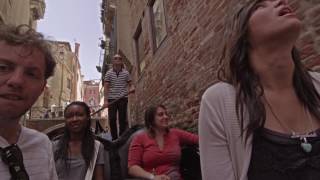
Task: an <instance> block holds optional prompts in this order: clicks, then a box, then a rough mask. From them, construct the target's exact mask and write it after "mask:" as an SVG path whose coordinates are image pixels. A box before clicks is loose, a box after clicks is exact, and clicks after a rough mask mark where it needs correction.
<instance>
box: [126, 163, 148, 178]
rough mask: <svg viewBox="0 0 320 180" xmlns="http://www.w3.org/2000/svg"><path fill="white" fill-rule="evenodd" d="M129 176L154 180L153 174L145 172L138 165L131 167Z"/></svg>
mask: <svg viewBox="0 0 320 180" xmlns="http://www.w3.org/2000/svg"><path fill="white" fill-rule="evenodd" d="M129 174H130V175H131V176H133V177H139V178H145V179H150V180H151V179H152V177H153V174H151V173H149V172H147V171H145V170H144V169H142V168H141V167H140V166H138V165H133V166H131V167H129Z"/></svg>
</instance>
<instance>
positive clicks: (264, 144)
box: [199, 0, 320, 180]
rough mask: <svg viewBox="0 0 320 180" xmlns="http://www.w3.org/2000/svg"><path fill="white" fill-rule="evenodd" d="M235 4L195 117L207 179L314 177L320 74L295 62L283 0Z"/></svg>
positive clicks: (319, 156) (292, 19)
mask: <svg viewBox="0 0 320 180" xmlns="http://www.w3.org/2000/svg"><path fill="white" fill-rule="evenodd" d="M241 2H242V3H238V5H237V6H236V8H235V9H233V12H234V15H233V16H231V17H232V19H231V20H230V21H229V24H228V25H227V26H226V31H225V32H226V35H225V36H224V38H225V40H226V43H225V46H224V48H223V49H224V51H223V54H222V57H221V61H220V65H221V67H220V69H219V79H220V81H221V82H219V83H217V84H215V85H213V86H211V87H210V88H208V89H207V91H206V92H205V93H204V95H203V97H202V101H201V107H200V116H199V134H200V154H201V156H200V157H201V166H202V174H203V178H204V179H205V180H216V179H217V180H220V179H223V180H247V179H248V180H264V179H266V180H267V179H268V180H270V179H272V180H280V179H281V180H289V179H290V180H298V179H299V180H300V179H301V180H302V179H303V180H316V179H320V134H319V127H320V109H319V107H320V96H319V88H320V75H319V73H316V72H311V71H309V70H307V69H306V68H305V67H304V66H303V65H302V63H301V61H300V57H299V55H298V51H297V49H296V47H295V43H296V41H297V39H298V37H299V34H300V31H301V26H302V25H301V24H302V23H301V21H300V20H299V19H298V18H297V17H296V15H295V13H294V11H293V9H292V8H291V7H290V5H289V4H288V1H287V0H249V1H248V0H247V1H241Z"/></svg>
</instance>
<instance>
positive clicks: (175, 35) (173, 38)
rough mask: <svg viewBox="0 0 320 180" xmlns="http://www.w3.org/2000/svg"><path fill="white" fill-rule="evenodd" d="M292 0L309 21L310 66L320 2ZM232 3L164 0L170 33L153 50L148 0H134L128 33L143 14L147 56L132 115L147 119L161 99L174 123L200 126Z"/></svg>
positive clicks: (304, 41)
mask: <svg viewBox="0 0 320 180" xmlns="http://www.w3.org/2000/svg"><path fill="white" fill-rule="evenodd" d="M138 2H139V3H138ZM291 2H292V3H293V4H294V7H296V8H298V12H299V13H298V14H299V16H300V17H301V19H302V20H303V23H304V28H303V32H302V34H301V38H300V40H299V42H298V47H299V48H300V49H302V56H303V59H304V61H305V62H306V63H307V64H308V66H316V65H320V2H319V1H318V0H308V1H307V0H306V1H301V0H292V1H291ZM228 3H230V1H229V0H196V1H190V0H164V6H165V14H166V24H167V37H166V39H165V40H164V41H163V43H162V44H161V45H160V47H159V48H158V49H157V50H156V51H155V52H153V51H152V48H151V46H150V34H151V30H150V25H149V19H148V11H147V5H146V4H147V1H146V0H145V1H133V0H132V1H130V8H131V24H132V26H131V29H130V30H129V33H131V34H133V33H134V32H135V29H136V27H137V24H138V23H139V21H140V20H141V24H142V35H143V36H144V37H145V38H144V39H145V42H144V43H143V44H144V48H145V50H144V53H145V54H144V60H145V61H146V68H145V69H144V71H143V72H142V74H140V75H138V73H137V69H136V68H137V63H136V62H133V64H134V69H133V72H136V73H135V74H134V75H133V77H134V81H135V82H136V93H135V95H133V96H131V97H130V104H131V105H130V116H131V117H130V118H131V119H132V120H135V121H137V122H143V113H144V110H145V108H146V107H147V106H148V105H150V104H158V103H162V104H164V105H165V106H167V108H168V110H169V113H170V114H171V115H172V119H173V121H172V123H173V125H176V126H180V127H182V128H186V129H188V128H191V127H193V128H195V127H196V124H197V120H198V112H199V103H200V98H201V95H202V93H203V92H204V90H205V89H206V88H207V87H208V86H210V85H212V84H213V83H214V82H215V81H216V77H215V72H216V69H217V64H216V60H217V53H218V47H219V46H220V45H221V44H220V43H221V40H220V38H221V27H222V26H223V22H222V21H223V17H224V16H225V14H226V13H225V12H226V7H227V4H228ZM142 11H144V12H142ZM132 44H133V43H132ZM119 48H120V49H121V47H119Z"/></svg>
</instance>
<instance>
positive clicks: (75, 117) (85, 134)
mask: <svg viewBox="0 0 320 180" xmlns="http://www.w3.org/2000/svg"><path fill="white" fill-rule="evenodd" d="M64 117H65V120H66V121H65V124H66V126H65V131H64V134H63V136H62V137H61V138H60V139H59V140H58V141H57V142H54V156H55V162H56V169H57V174H58V178H59V180H91V179H94V180H103V179H104V174H103V165H104V159H103V146H102V145H101V144H100V143H99V142H98V141H95V139H94V135H93V133H92V131H91V129H90V119H91V118H90V108H89V107H88V105H87V104H86V103H85V102H81V101H74V102H72V103H70V104H69V105H68V106H67V107H66V108H65V110H64Z"/></svg>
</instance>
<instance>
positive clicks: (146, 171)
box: [128, 105, 198, 180]
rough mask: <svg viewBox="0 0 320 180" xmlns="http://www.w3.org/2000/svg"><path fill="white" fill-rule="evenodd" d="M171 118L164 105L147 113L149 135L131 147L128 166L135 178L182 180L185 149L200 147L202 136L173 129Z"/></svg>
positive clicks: (141, 135) (139, 135)
mask: <svg viewBox="0 0 320 180" xmlns="http://www.w3.org/2000/svg"><path fill="white" fill-rule="evenodd" d="M168 123H169V116H168V114H167V109H166V108H165V107H164V106H163V105H158V106H151V107H149V108H148V109H147V110H146V112H145V126H146V131H144V132H142V133H140V134H138V135H136V136H135V137H134V139H133V140H132V142H131V144H130V149H129V157H128V166H129V174H130V175H131V176H133V177H137V178H143V179H148V180H181V179H182V177H181V174H180V169H179V165H180V156H181V146H183V145H188V144H189V145H193V144H198V136H197V135H195V134H192V133H189V132H186V131H183V130H179V129H174V128H169V126H168Z"/></svg>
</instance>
